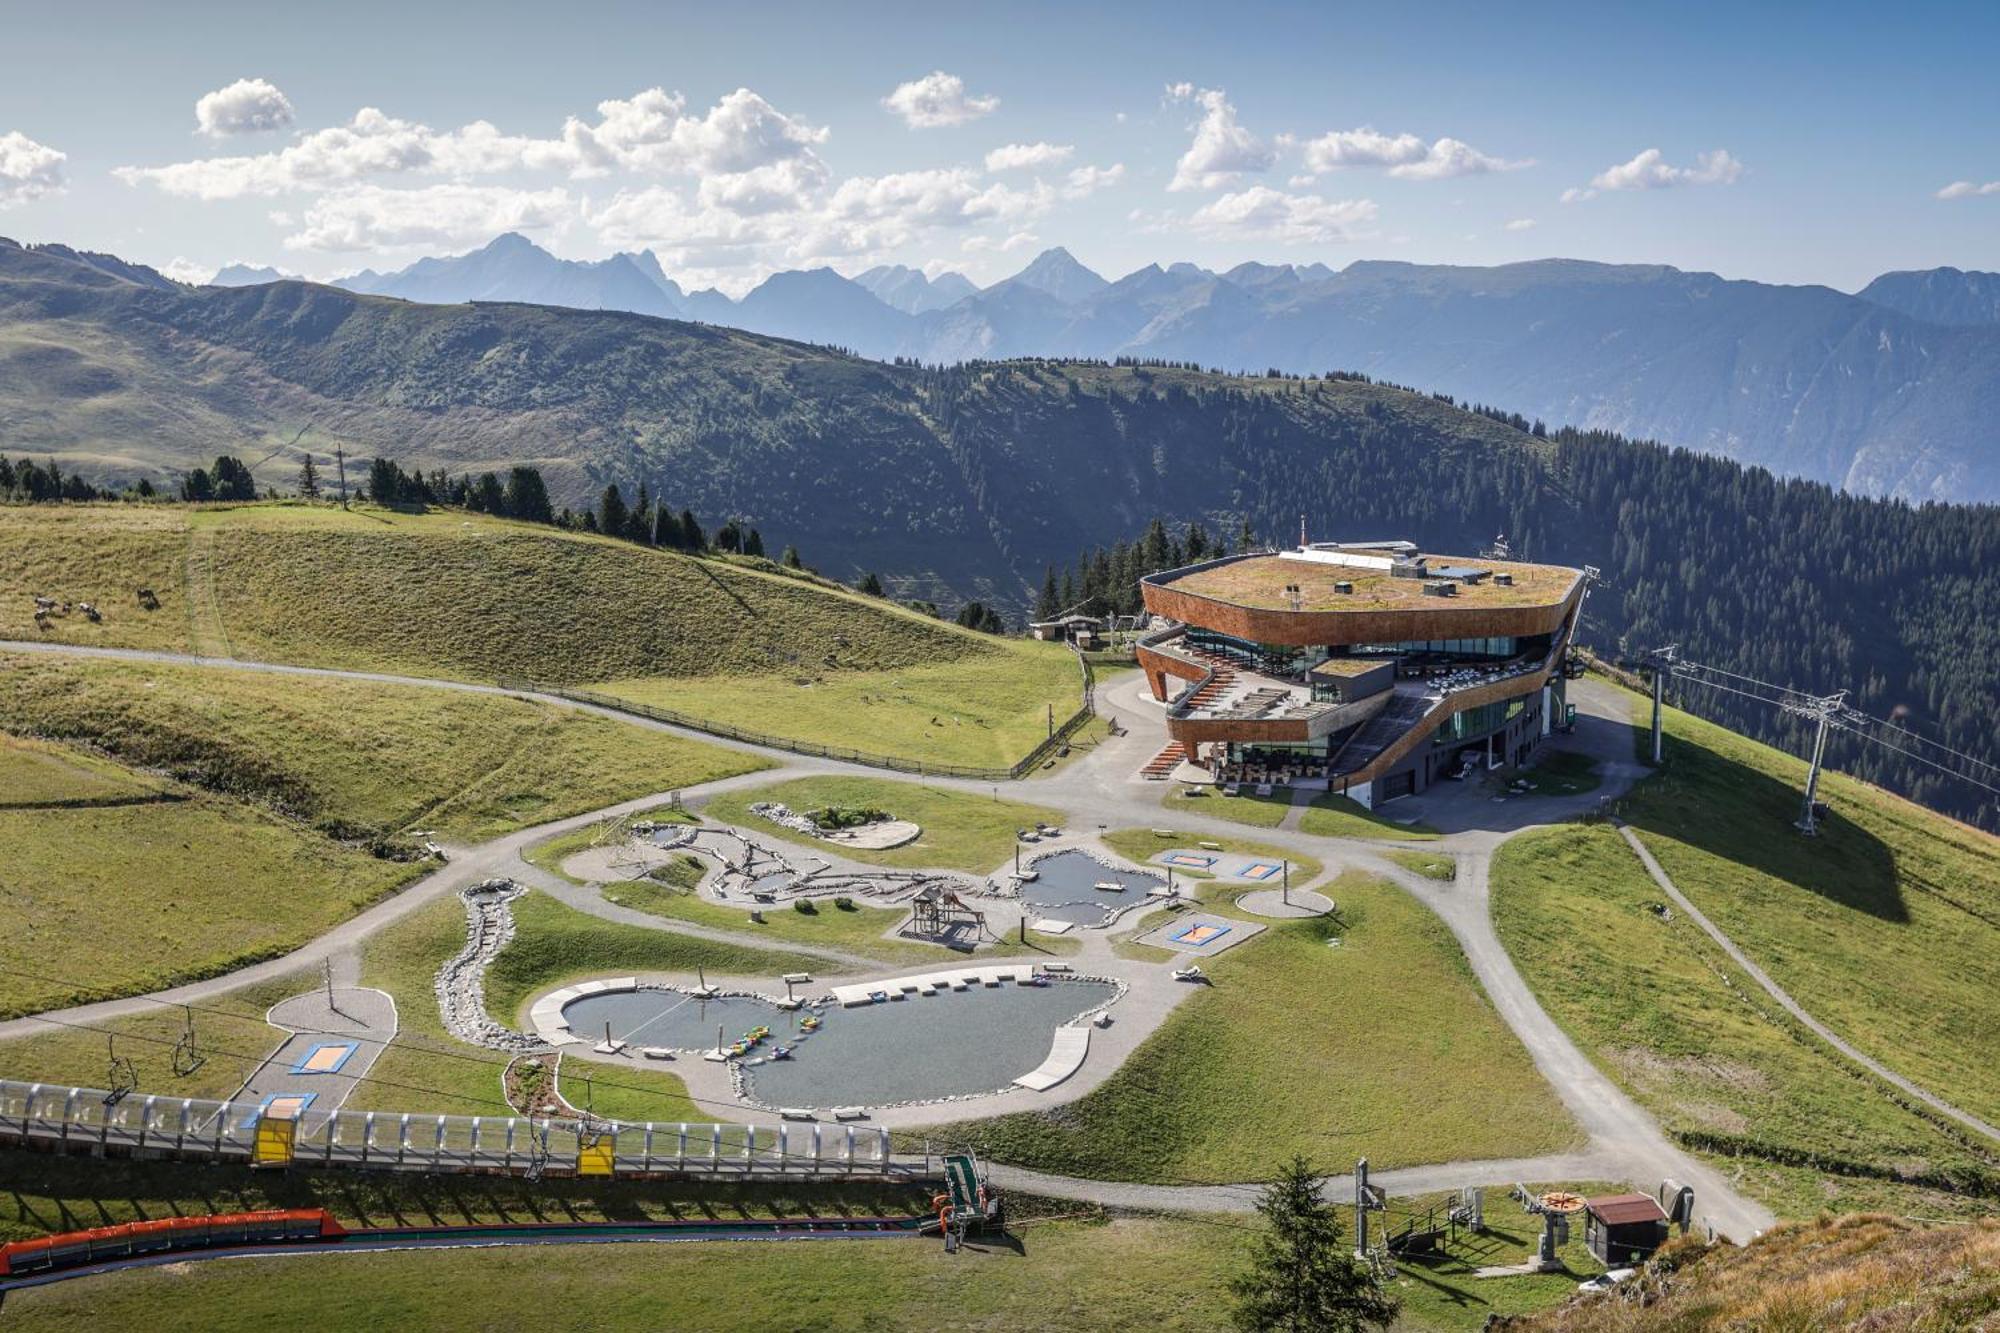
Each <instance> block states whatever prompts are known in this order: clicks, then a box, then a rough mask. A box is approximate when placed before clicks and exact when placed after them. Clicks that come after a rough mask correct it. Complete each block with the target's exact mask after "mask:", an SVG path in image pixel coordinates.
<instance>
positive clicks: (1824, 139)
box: [0, 0, 2000, 290]
mask: <svg viewBox="0 0 2000 1333" xmlns="http://www.w3.org/2000/svg"><path fill="white" fill-rule="evenodd" d="M0 21H4V30H5V31H6V33H7V34H8V36H7V41H6V43H5V46H4V49H0V234H4V235H10V236H13V237H16V238H17V239H23V240H33V241H62V242H65V243H68V244H72V245H76V246H80V247H86V248H94V249H104V250H110V251H114V252H116V253H119V254H122V255H125V256H127V257H129V258H134V259H139V260H142V261H145V262H148V263H152V264H155V265H158V266H161V267H166V268H169V269H170V271H173V272H175V273H176V274H177V275H180V276H187V277H191V278H195V279H199V278H202V277H205V276H207V274H208V273H209V272H212V271H213V269H214V268H215V267H216V266H218V265H220V264H223V263H227V262H231V261H247V262H252V263H261V264H272V265H276V266H277V267H280V268H282V269H285V270H287V271H290V272H299V273H304V274H307V275H309V276H314V277H329V276H334V275H337V274H342V273H346V272H350V271H353V270H355V269H359V268H363V267H387V266H395V265H400V264H402V263H406V262H408V261H409V260H411V259H412V258H415V257H417V256H419V255H422V254H430V253H452V252H457V251H461V250H465V249H469V248H471V247H473V246H476V245H478V244H480V243H482V242H484V241H485V240H487V239H490V237H491V236H492V235H494V234H496V233H497V232H499V231H502V230H510V229H515V230H521V231H524V232H526V233H527V234H529V235H531V236H533V237H534V238H535V239H536V240H538V241H540V242H541V243H542V244H544V245H546V246H547V247H548V248H550V249H552V250H554V251H555V252H556V253H559V254H563V255H566V256H571V257H576V258H595V257H600V256H602V255H605V254H609V253H611V252H613V251H614V250H620V249H637V248H642V247H649V248H652V249H654V250H655V251H656V252H657V253H658V254H659V256H660V258H661V260H662V262H663V263H664V264H665V265H666V267H667V269H668V271H669V272H670V273H673V274H674V275H675V276H677V277H680V278H682V280H683V281H685V282H688V283H689V284H690V285H697V286H698V285H706V284H708V283H710V282H715V283H719V284H721V285H723V286H724V287H726V288H728V289H731V290H741V289H742V288H744V287H746V286H747V285H749V284H751V283H753V282H755V281H756V280H757V279H758V278H759V277H761V276H762V275H764V274H766V273H768V272H770V271H772V270H773V269H777V268H791V267H801V266H807V265H812V264H821V263H826V264H831V265H833V266H834V267H836V268H839V269H841V270H843V271H846V272H854V271H858V270H859V269H861V268H865V267H867V266H869V265H870V264H873V263H877V262H903V263H910V264H915V265H920V266H921V265H926V264H928V265H929V266H931V267H932V268H933V269H938V268H954V269H960V270H963V271H965V272H967V273H969V274H970V275H971V276H972V277H974V278H975V279H977V280H980V281H989V280H991V279H993V278H996V277H999V276H1002V275H1004V274H1005V273H1007V272H1010V271H1012V270H1013V269H1015V268H1018V267H1019V266H1020V265H1021V264H1022V263H1024V262H1025V261H1026V260H1027V259H1028V258H1029V257H1031V256H1032V255H1033V254H1034V253H1035V252H1036V251H1037V250H1039V249H1041V248H1043V247H1045V246H1049V245H1058V244H1060V245H1065V246H1067V247H1069V248H1070V250H1071V251H1072V252H1074V253H1075V254H1076V255H1077V256H1078V257H1079V258H1080V259H1082V260H1083V261H1084V262H1086V263H1088V264H1090V265H1092V266H1093V267H1095V268H1098V269H1099V270H1101V271H1103V272H1105V273H1107V274H1109V275H1112V276H1116V275H1118V274H1120V273H1123V272H1127V271H1129V270H1131V269H1133V268H1137V267H1140V266H1141V265H1144V264H1147V263H1151V262H1160V263H1167V262H1172V261H1175V260H1182V259H1187V260H1193V261H1195V262H1198V263H1202V264H1204V265H1209V266H1227V265H1229V264H1233V263H1236V262H1239V261H1241V260H1245V259H1253V258H1254V259H1262V260H1267V261H1273V262H1287V261H1288V262H1301V263H1302V262H1313V261H1318V262H1323V263H1326V264H1329V265H1332V266H1334V267H1340V266H1342V265H1344V264H1347V263H1349V262H1351V261H1353V260H1355V259H1361V258H1396V259H1408V260H1411V261H1416V262H1426V263H1464V264H1493V263H1505V262H1509V261H1513V260H1520V259H1530V258H1539V257H1543V256H1548V255H1564V256H1572V257H1578V258H1586V259H1601V260H1613V261H1623V262H1649V263H1652V262H1657V263H1669V264H1675V265H1679V266H1681V267H1684V268H1697V269H1708V270H1713V271H1716V272H1720V273H1723V274H1725V275H1728V276H1731V277H1746V278H1758V279H1763V280H1767V281H1774V282H1793V283H1803V282H1823V283H1827V284H1829V285H1832V286H1836V287H1841V288H1844V289H1852V288H1855V287H1858V286H1859V285H1861V284H1863V283H1865V282H1866V281H1867V280H1868V279H1869V278H1870V277H1872V276H1874V275H1875V274H1876V273H1879V272H1882V271H1885V270H1888V269H1894V268H1915V267H1930V266H1933V265H1939V264H1954V265H1957V266H1959V267H1963V268H1988V269H1992V268H2000V79H1995V78H1994V77H1993V70H1992V65H1993V52H1994V51H1995V50H1996V49H2000V6H1995V5H1992V4H1985V5H1979V6H1973V5H1963V6H1921V5H1918V6H1909V5H1905V6H1896V7H1891V6H1886V5H1876V6H1860V5H1822V6H1812V7H1808V6H1803V5H1799V6H1785V7H1775V6H1774V7H1770V8H1759V7H1757V6H1752V5H1743V4H1736V5H1700V4H1695V5H1677V6H1672V7H1667V6H1658V7H1649V8H1643V9H1642V8H1639V7H1631V6H1626V7H1617V6H1584V5H1493V4H1484V5H1463V6H1460V5H1432V6H1395V7H1385V6H1367V7H1363V6H1350V5H1268V4H1254V3H1252V4H1243V3H1236V4H1229V5H1214V4H1201V5H1177V4H1176V5H1169V4H1154V5H1144V6H1139V5H1129V6H1115V7H1114V6H1091V7H1083V6H1075V5H1040V4H1009V5H990V6H981V7H978V8H977V9H974V8H972V7H969V6H968V7H964V8H963V9H962V10H958V11H956V12H955V11H954V9H953V8H952V7H945V6H936V5H886V4H878V5H853V6H829V5H793V4H784V3H776V4H762V5H754V6H752V5H732V6H722V5H712V4H707V5H698V6H697V5H676V4H658V3H656V4H645V5H621V4H595V5H591V6H587V7H568V8H565V9H562V10H555V9H551V8H546V7H539V6H538V7H529V6H510V5H504V4H487V5H480V6H477V7H474V6H443V5H421V4H409V3H404V4H400V5H376V4H369V3H348V4H342V5H339V6H320V7H314V8H313V9H311V10H306V9H303V8H291V9H288V8H286V7H281V6H271V5H268V4H266V5H258V6H249V5H243V6H227V5H197V6H193V7H166V6H130V7H124V8H122V9H121V7H119V6H115V5H96V4H93V5H90V6H51V5H46V4H33V5H30V4H15V3H11V0H10V2H9V3H7V4H5V5H4V6H3V7H0ZM899 90H901V91H900V92H899ZM210 94H214V95H215V96H214V97H212V98H210V100H209V101H208V102H207V103H206V104H205V105H206V108H207V110H206V119H205V120H204V121H198V119H197V114H198V113H197V103H198V101H199V100H200V99H203V98H204V97H205V96H207V95H210ZM364 109H370V111H371V114H369V115H367V116H365V117H361V118H360V119H357V117H358V116H360V113H362V112H363V110H364ZM480 123H483V124H484V125H486V126H490V127H491V128H490V129H488V130H480V129H475V130H473V131H471V132H469V133H468V132H466V127H467V126H469V125H478V124H480ZM1010 147H1012V148H1014V149H1015V150H1016V151H1014V152H1012V153H1001V152H999V151H998V150H1003V149H1007V148H1010ZM58 154H60V156H59V157H58V156H56V155H58ZM990 155H991V156H990ZM1955 184H1956V186H1957V188H1956V189H1954V188H1953V187H1954V185H1955ZM1941 193H1944V194H1946V195H1948V196H1950V197H1942V198H1941V197H1940V194H1941ZM1566 197H1567V202H1566V201H1565V199H1566Z"/></svg>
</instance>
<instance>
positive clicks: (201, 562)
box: [0, 503, 1081, 766]
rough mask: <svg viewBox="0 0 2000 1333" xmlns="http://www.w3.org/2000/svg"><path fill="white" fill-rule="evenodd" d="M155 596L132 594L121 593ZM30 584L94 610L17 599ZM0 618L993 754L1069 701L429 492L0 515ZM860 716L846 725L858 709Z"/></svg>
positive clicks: (1048, 669) (87, 639)
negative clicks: (341, 500) (344, 505)
mask: <svg viewBox="0 0 2000 1333" xmlns="http://www.w3.org/2000/svg"><path fill="white" fill-rule="evenodd" d="M141 586H146V587H151V588H153V589H154V591H155V592H156V593H157V594H158V595H159V598H160V603H161V604H160V607H159V609H158V610H154V611H144V610H142V609H141V608H140V607H139V606H138V604H137V601H136V598H135V595H134V593H135V589H136V588H138V587H141ZM32 594H43V595H51V596H57V597H63V598H71V599H83V600H94V601H95V602H97V603H98V604H99V605H100V606H102V607H103V608H104V609H105V617H104V621H103V623H101V624H91V623H89V622H88V621H86V620H84V619H83V618H82V617H81V616H70V617H66V618H59V619H58V620H56V621H55V622H54V623H53V624H52V626H51V628H50V629H49V630H47V631H38V630H36V628H35V627H34V625H33V623H32V621H31V620H30V619H29V615H28V612H29V611H30V610H32V606H33V603H32V601H31V600H30V597H31V595H32ZM0 637H19V638H45V639H51V640H56V641H60V642H66V643H84V644H104V645H115V646H131V647H146V648H162V649H167V650H172V651H191V650H192V651H201V652H206V653H211V654H219V655H234V656H237V657H242V658H247V659H254V660H258V661H269V662H289V663H296V664H301V665H313V666H331V667H342V668H350V669H359V670H372V671H386V672H393V673H399V674H405V675H419V676H444V677H450V678H454V679H461V680H474V681H495V680H503V679H520V680H532V681H539V682H545V683H549V684H553V685H562V686H576V685H582V684H585V683H587V682H593V681H609V682H613V683H614V684H613V686H612V687H611V688H614V689H615V690H616V691H617V692H619V693H620V694H622V695H624V696H625V697H627V698H630V699H635V700H638V701H641V702H647V703H653V704H656V705H660V706H664V707H670V708H676V709H680V710H682V711H686V712H689V713H694V714H698V715H700V716H703V717H706V718H710V719H711V720H713V721H716V722H720V723H726V724H730V725H736V726H743V727H747V728H751V729H754V730H759V731H766V732H772V733H776V734H779V735H783V736H785V737H787V738H789V739H792V740H795V741H801V742H806V743H814V744H829V745H835V746H840V747H854V746H856V744H857V741H860V742H861V743H860V747H859V748H862V749H869V750H872V751H878V752H884V753H891V754H894V755H896V756H897V757H899V758H902V759H905V760H912V761H923V760H932V761H935V762H940V763H961V764H974V765H981V766H1005V765H1007V764H1011V763H1012V762H1014V761H1015V760H1016V759H1019V758H1020V757H1021V756H1022V755H1024V754H1026V753H1027V751H1028V750H1030V749H1032V748H1033V746H1034V744H1035V743H1036V742H1037V741H1039V740H1040V739H1041V738H1042V737H1043V736H1044V735H1046V731H1047V725H1048V722H1047V719H1048V716H1049V713H1050V710H1051V709H1053V713H1054V716H1055V718H1056V720H1058V721H1060V720H1061V719H1063V718H1065V717H1067V716H1068V715H1069V714H1071V713H1073V712H1074V711H1075V710H1076V707H1077V704H1078V701H1079V698H1080V695H1081V681H1080V679H1079V675H1078V672H1077V667H1076V662H1075V658H1074V657H1073V655H1072V654H1070V652H1069V651H1068V650H1067V649H1065V648H1062V647H1060V646H1058V645H1054V644H1041V643H1028V642H1023V641H1019V640H1010V639H1001V638H995V637H993V636H991V635H985V634H978V633H974V632H972V631H969V630H963V629H960V628H959V627H957V626H956V625H951V624H948V623H945V622H943V621H939V620H936V619H934V618H932V617H930V616H926V615H922V614H919V613H917V612H913V611H909V610H906V609H904V608H902V607H899V606H896V605H894V604H893V603H890V602H888V601H885V600H883V599H881V598H873V597H864V596H861V595H860V594H858V593H854V592H851V591H848V590H846V589H842V588H838V587H836V586H833V585H830V584H828V583H826V582H824V581H822V580H817V579H812V578H808V577H803V576H791V575H786V574H782V573H779V572H775V571H774V570H761V569H756V568H750V567H748V566H747V565H746V563H745V562H741V561H735V560H723V559H695V558H692V557H689V556H684V555H679V554H675V553H672V552H668V551H657V550H648V549H646V548H643V547H639V546H635V545H633V544H631V543H629V542H621V541H612V540H609V539H606V538H601V537H596V536H593V535H590V534H586V533H577V532H565V531H562V530H560V529H555V528H549V527H543V526H538V525H532V524H524V523H515V522H510V521H507V520H503V519H495V518H490V517H486V516H482V515H475V514H465V513H458V512H445V511H438V512H433V513H428V514H412V513H402V512H398V511H394V510H386V509H378V508H375V507H373V506H368V505H357V506H355V507H354V508H353V509H352V510H342V509H340V508H339V507H337V506H333V505H304V504H299V503H275V504H254V505H229V506H213V507H206V508H189V507H183V506H174V507H167V506H157V507H148V506H134V505H76V506H70V505H64V506H35V507H32V508H19V509H15V510H11V511H10V512H9V517H8V522H7V525H6V527H5V530H4V531H0ZM863 719H865V725H862V720H863Z"/></svg>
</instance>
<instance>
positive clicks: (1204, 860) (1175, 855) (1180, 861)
mask: <svg viewBox="0 0 2000 1333" xmlns="http://www.w3.org/2000/svg"><path fill="white" fill-rule="evenodd" d="M1215 862H1216V858H1215V857H1213V856H1210V855H1208V854H1207V853H1206V852H1168V853H1167V854H1166V855H1165V856H1163V857H1161V858H1160V864H1161V865H1167V866H1179V867H1180V868H1181V869H1183V870H1209V869H1212V868H1213V867H1214V865H1215Z"/></svg>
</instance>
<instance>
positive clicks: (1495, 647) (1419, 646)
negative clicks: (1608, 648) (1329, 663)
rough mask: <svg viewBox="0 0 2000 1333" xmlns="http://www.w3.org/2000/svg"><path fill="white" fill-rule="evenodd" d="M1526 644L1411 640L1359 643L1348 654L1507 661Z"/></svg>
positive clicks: (1496, 640) (1492, 640) (1517, 641)
mask: <svg viewBox="0 0 2000 1333" xmlns="http://www.w3.org/2000/svg"><path fill="white" fill-rule="evenodd" d="M1544 638H1546V636H1544ZM1522 643H1523V640H1521V639H1518V638H1513V637H1511V636H1496V637H1493V638H1484V639H1410V640H1406V641H1404V642H1402V643H1357V644H1355V645H1354V646H1353V647H1352V648H1349V649H1348V650H1347V651H1348V652H1350V653H1353V654H1354V655H1355V656H1357V657H1400V656H1403V655H1405V654H1408V653H1431V654H1434V655H1436V656H1438V657H1491V658H1507V657H1516V656H1519V655H1520V652H1521V645H1522Z"/></svg>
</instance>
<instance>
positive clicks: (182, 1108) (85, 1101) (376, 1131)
mask: <svg viewBox="0 0 2000 1333" xmlns="http://www.w3.org/2000/svg"><path fill="white" fill-rule="evenodd" d="M264 1115H265V1109H264V1106H263V1104H262V1103H261V1102H223V1101H211V1100H209V1099H207V1098H202V1097H167V1096H159V1095H154V1094H147V1093H141V1092H133V1093H128V1094H126V1095H124V1096H122V1097H114V1096H113V1095H112V1094H110V1093H108V1092H105V1091H104V1090H103V1089H101V1088H76V1087H70V1086H67V1085H62V1084H52V1083H24V1082H19V1081H16V1080H11V1079H8V1080H0V1141H6V1142H15V1143H20V1144H22V1145H24V1146H43V1147H53V1148H57V1149H59V1150H65V1151H73V1152H93V1153H119V1154H130V1155H142V1156H160V1157H180V1158H190V1159H195V1160H200V1161H212V1162H223V1161H236V1162H247V1161H250V1160H251V1159H252V1157H253V1153H254V1152H255V1149H256V1144H257V1125H258V1122H259V1121H260V1120H261V1119H263V1117H264ZM295 1119H296V1121H297V1129H296V1131H295V1134H294V1136H293V1140H292V1147H291V1156H292V1160H293V1161H296V1162H298V1163H301V1164H304V1165H309V1166H310V1165H328V1166H346V1167H362V1168H369V1169H382V1170H395V1169H399V1168H400V1169H412V1170H422V1171H440V1172H462V1173H475V1172H476V1173H480V1174H493V1173H496V1172H497V1173H512V1174H516V1175H536V1174H540V1173H542V1172H544V1171H547V1172H549V1173H551V1174H557V1175H568V1174H573V1173H574V1172H575V1170H576V1167H577V1165H578V1162H579V1158H580V1155H581V1154H582V1153H583V1151H584V1149H585V1148H586V1146H589V1147H591V1148H593V1149H594V1150H595V1152H596V1153H597V1154H601V1155H603V1156H604V1157H607V1158H608V1160H609V1163H610V1166H611V1171H612V1174H615V1175H685V1176H706V1175H714V1176H735V1177H737V1178H743V1177H748V1176H755V1177H771V1176H787V1177H808V1178H809V1177H813V1176H825V1177H840V1176H860V1175H869V1176H881V1175H888V1174H890V1172H891V1170H892V1168H893V1166H894V1159H893V1157H892V1154H891V1152H890V1144H889V1132H888V1131H887V1130H885V1129H877V1128H874V1127H872V1126H861V1125H854V1124H844V1123H837V1122H836V1123H827V1122H822V1121H798V1122H787V1123H783V1124H780V1125H778V1126H776V1127H775V1128H774V1127H771V1126H763V1127H759V1126H755V1125H717V1124H691V1123H674V1122H656V1121H648V1122H645V1123H642V1124H629V1123H624V1122H620V1121H603V1122H594V1123H593V1122H584V1121H579V1120H574V1119H556V1118H549V1119H540V1118H531V1117H524V1116H467V1115H435V1114H418V1113H414V1112H411V1113H404V1112H396V1111H329V1112H316V1111H314V1110H312V1108H311V1107H307V1109H306V1110H305V1112H304V1113H303V1114H301V1115H298V1116H296V1117H295Z"/></svg>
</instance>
